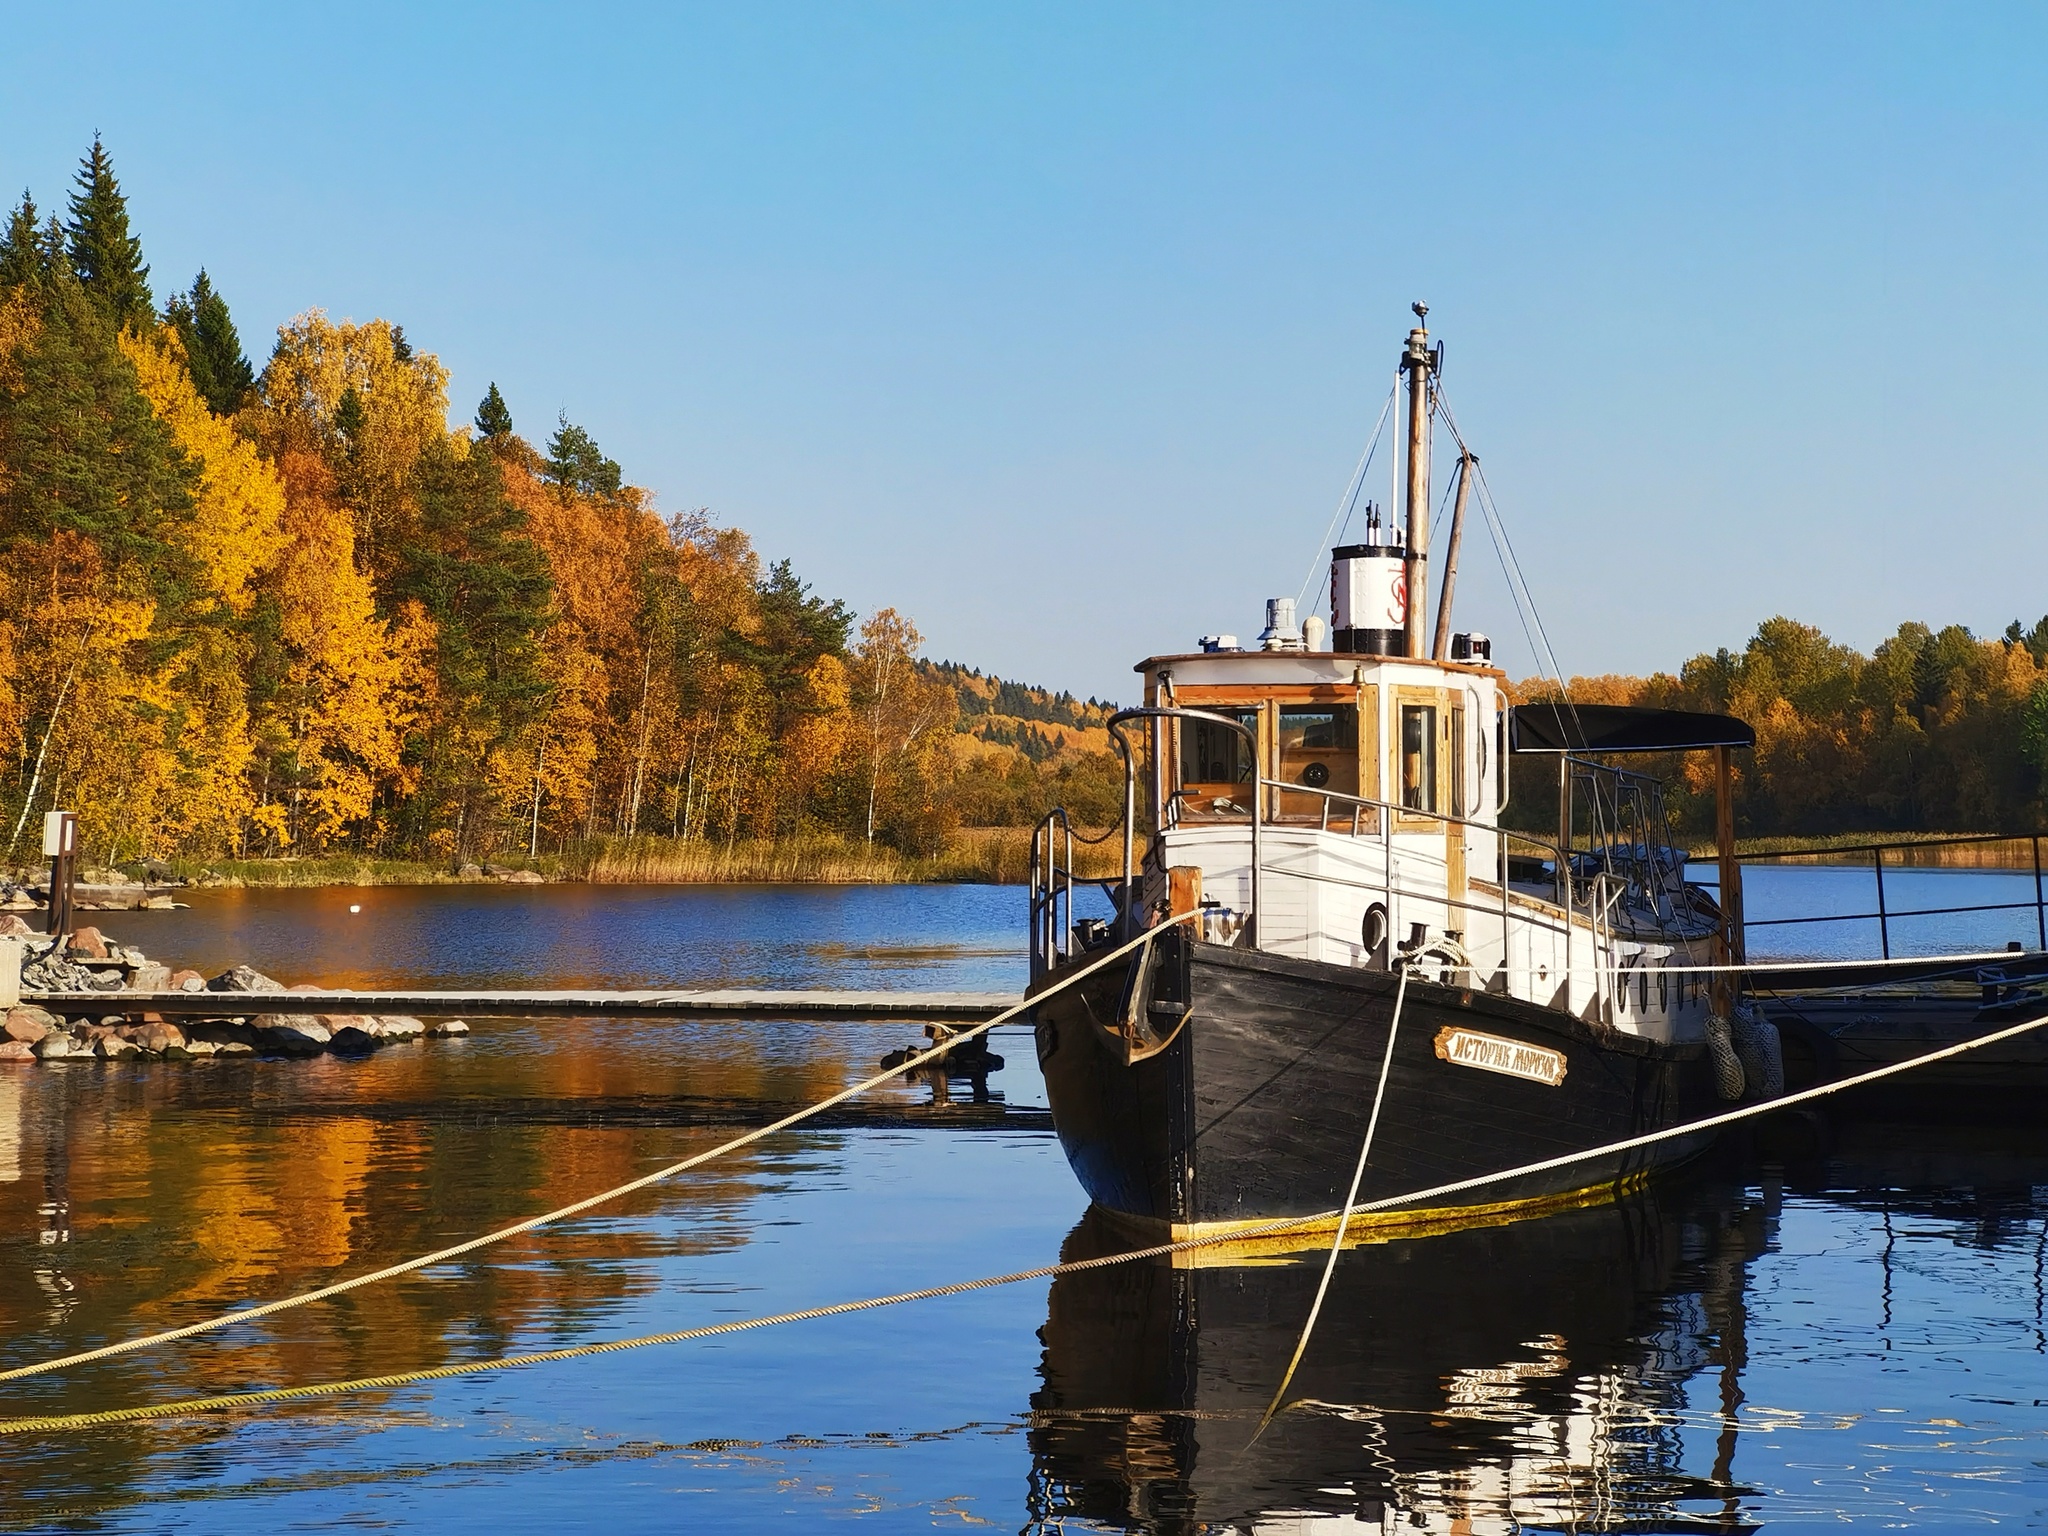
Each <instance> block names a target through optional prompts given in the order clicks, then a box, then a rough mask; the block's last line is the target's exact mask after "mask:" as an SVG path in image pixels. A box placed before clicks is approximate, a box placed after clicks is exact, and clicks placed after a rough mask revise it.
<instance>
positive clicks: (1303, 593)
mask: <svg viewBox="0 0 2048 1536" xmlns="http://www.w3.org/2000/svg"><path fill="white" fill-rule="evenodd" d="M1400 393H1401V376H1400V375H1399V374H1396V375H1395V376H1394V384H1393V387H1392V388H1391V389H1389V390H1388V391H1387V403H1386V404H1385V405H1383V406H1381V407H1380V419H1379V420H1378V421H1376V422H1374V423H1373V428H1372V436H1371V437H1369V438H1367V439H1366V443H1365V452H1364V453H1362V454H1360V455H1359V458H1358V467H1357V468H1356V469H1354V470H1352V471H1351V479H1350V481H1349V483H1347V484H1346V485H1345V487H1344V494H1343V495H1341V496H1339V497H1338V498H1337V506H1336V509H1335V510H1334V511H1332V512H1331V513H1330V525H1329V527H1327V528H1325V529H1324V530H1323V540H1322V543H1321V544H1319V545H1317V546H1316V552H1315V553H1314V554H1313V555H1311V556H1310V557H1309V562H1308V574H1307V575H1306V576H1304V577H1302V579H1301V590H1300V591H1299V592H1297V593H1296V594H1295V596H1294V606H1295V607H1296V608H1299V607H1300V606H1301V604H1302V601H1303V599H1305V598H1306V597H1307V596H1308V589H1309V587H1310V585H1311V584H1313V583H1314V581H1315V579H1316V571H1317V570H1318V569H1319V568H1320V567H1321V565H1322V563H1323V550H1324V549H1326V548H1328V547H1329V543H1330V535H1331V534H1332V533H1334V532H1336V530H1337V519H1338V518H1339V517H1340V516H1341V517H1342V518H1343V519H1344V526H1345V527H1347V528H1348V527H1350V526H1351V513H1352V511H1353V509H1354V508H1356V507H1357V505H1358V493H1359V492H1360V491H1362V490H1364V489H1365V472H1366V470H1367V468H1368V467H1370V466H1371V464H1372V455H1373V450H1374V449H1376V448H1378V447H1379V445H1380V434H1381V433H1382V432H1384V431H1385V430H1386V426H1387V416H1388V413H1389V412H1391V411H1392V410H1393V409H1394V401H1395V400H1396V399H1398V398H1399V396H1400Z"/></svg>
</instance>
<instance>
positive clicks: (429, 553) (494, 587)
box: [388, 438, 552, 855]
mask: <svg viewBox="0 0 2048 1536" xmlns="http://www.w3.org/2000/svg"><path fill="white" fill-rule="evenodd" d="M414 480H415V490H416V494H417V501H418V508H419V515H418V521H417V525H416V528H415V531H414V533H413V536H412V537H411V539H410V540H409V541H408V542H407V543H406V545H405V546H404V547H403V549H401V550H400V551H399V554H398V560H397V566H396V569H395V570H394V572H393V575H392V578H391V581H390V583H389V586H388V593H389V596H390V597H391V598H392V599H395V600H396V601H398V602H399V603H406V602H412V603H417V604H418V606H419V608H420V610H421V611H422V612H423V613H424V614H425V616H426V617H427V618H428V619H429V620H431V621H432V623H433V625H434V634H435V641H434V645H435V668H436V673H437V681H438V683H439V688H440V699H441V704H442V710H441V713H440V714H439V715H438V716H437V717H436V718H434V719H432V720H430V721H426V722H423V725H424V730H423V740H422V742H421V743H420V745H419V747H418V749H417V750H418V752H419V753H420V755H421V759H422V763H423V767H422V772H423V780H422V784H421V792H420V796H419V799H420V805H419V808H418V809H419V811H420V812H425V813H428V814H430V815H435V816H436V819H438V820H440V821H442V822H444V823H446V822H448V821H449V820H450V818H449V817H448V816H447V815H446V812H447V811H448V810H449V808H450V807H451V806H452V808H453V815H452V825H450V826H448V830H449V831H451V832H452V834H453V843H452V847H453V851H454V852H455V853H457V854H458V855H462V854H466V853H467V852H468V851H469V849H470V847H471V846H472V837H473V835H474V834H475V832H476V830H477V829H476V825H475V821H476V818H477V817H478V816H479V815H480V814H484V813H486V812H487V811H488V810H489V809H490V807H489V806H488V805H487V803H486V800H487V796H488V790H489V784H490V781H491V780H492V779H493V777H494V776H496V777H498V778H500V779H502V774H501V773H499V771H498V765H497V764H496V763H495V762H494V759H495V758H496V757H497V756H499V755H501V754H502V753H504V752H505V751H506V750H507V749H509V748H510V747H512V746H513V745H514V743H515V742H516V739H517V737H518V736H519V734H520V732H521V731H523V730H524V729H525V728H526V727H528V726H529V725H530V724H531V723H532V722H533V721H534V720H535V718H536V717H537V716H538V715H539V713H540V711H541V706H542V704H543V702H544V700H545V697H546V694H547V691H548V680H547V677H546V675H545V668H544V666H543V659H542V654H541V644H540V642H541V637H542V635H543V634H544V632H545V631H546V629H547V625H548V619H549V609H550V605H551V598H552V586H551V583H550V581H549V578H548V569H547V562H546V559H545V557H544V556H543V555H542V554H541V552H540V550H539V548H538V547H537V546H536V545H535V544H534V543H533V541H532V540H531V538H529V537H528V536H527V529H526V518H525V515H524V514H523V513H522V512H521V511H520V510H519V508H518V507H517V506H516V505H515V504H514V503H513V502H512V501H511V500H510V499H509V498H508V497H507V496H506V494H505V489H504V483H503V479H502V471H501V469H500V467H499V465H498V462H497V461H496V459H495V458H493V457H492V455H490V454H489V453H485V452H480V451H474V450H466V447H465V445H464V444H463V443H462V441H461V440H460V439H448V438H444V439H442V440H440V441H438V442H435V443H432V444H430V445H429V446H428V448H427V449H426V451H425V452H424V453H422V454H421V455H420V459H419V464H418V467H417V470H416V472H415V477H414ZM413 820H414V822H415V826H416V828H417V827H418V826H419V816H418V815H417V814H416V815H415V816H414V818H413Z"/></svg>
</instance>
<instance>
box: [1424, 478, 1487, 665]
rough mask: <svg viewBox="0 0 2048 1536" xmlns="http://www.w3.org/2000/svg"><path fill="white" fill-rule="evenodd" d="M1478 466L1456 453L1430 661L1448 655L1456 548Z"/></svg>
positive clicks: (1461, 533) (1461, 535) (1463, 533)
mask: <svg viewBox="0 0 2048 1536" xmlns="http://www.w3.org/2000/svg"><path fill="white" fill-rule="evenodd" d="M1478 462H1479V458H1478V455H1477V454H1474V453H1470V452H1467V451H1464V450H1463V449H1461V450H1460V451H1459V453H1458V497H1457V500H1456V501H1455V502H1453V503H1452V504H1451V537H1450V540H1449V542H1447V543H1446V544H1445V545H1444V590H1443V596H1441V597H1439V598H1438V599H1437V600H1436V645H1435V647H1434V648H1433V649H1432V650H1431V651H1430V653H1429V654H1430V658H1431V659H1432V660H1434V661H1442V660H1443V659H1444V658H1445V657H1446V656H1448V655H1450V654H1451V594H1452V593H1453V592H1454V591H1455V590H1456V589H1457V585H1458V546H1459V545H1460V544H1462V543H1463V542H1464V539H1465V498H1466V497H1467V496H1468V495H1470V494H1471V491H1472V466H1473V465H1474V464H1476V463H1478Z"/></svg>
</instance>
